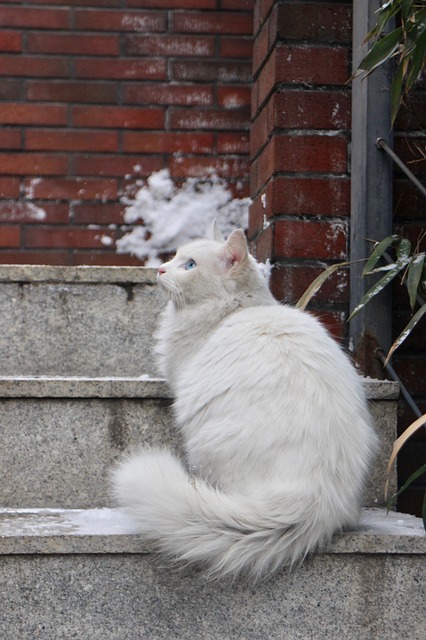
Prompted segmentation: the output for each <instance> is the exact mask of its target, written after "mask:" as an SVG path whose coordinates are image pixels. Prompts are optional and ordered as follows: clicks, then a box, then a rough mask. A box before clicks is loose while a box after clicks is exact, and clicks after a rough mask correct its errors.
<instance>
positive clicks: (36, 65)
mask: <svg viewBox="0 0 426 640" xmlns="http://www.w3.org/2000/svg"><path fill="white" fill-rule="evenodd" d="M69 73H70V65H69V61H68V60H67V59H64V58H53V57H51V56H49V57H32V56H25V55H19V56H11V55H5V56H0V74H1V75H2V76H12V77H14V78H15V77H18V76H25V77H31V76H34V77H36V78H66V77H68V75H69Z"/></svg>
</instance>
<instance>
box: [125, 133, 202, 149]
mask: <svg viewBox="0 0 426 640" xmlns="http://www.w3.org/2000/svg"><path fill="white" fill-rule="evenodd" d="M123 151H124V152H125V153H127V152H131V153H135V152H140V153H177V152H181V153H212V152H213V134H212V133H169V132H166V131H160V132H156V133H139V132H131V133H130V132H125V133H124V134H123Z"/></svg>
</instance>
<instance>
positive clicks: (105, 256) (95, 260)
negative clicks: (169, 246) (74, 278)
mask: <svg viewBox="0 0 426 640" xmlns="http://www.w3.org/2000/svg"><path fill="white" fill-rule="evenodd" d="M72 263H73V264H75V265H84V264H87V265H97V266H100V267H107V266H118V267H140V266H141V265H143V261H142V260H138V258H136V257H135V256H131V255H128V254H122V253H116V251H115V249H114V251H111V252H107V251H104V252H103V253H99V252H97V251H90V252H89V251H88V252H87V253H84V252H83V251H74V252H73V254H72Z"/></svg>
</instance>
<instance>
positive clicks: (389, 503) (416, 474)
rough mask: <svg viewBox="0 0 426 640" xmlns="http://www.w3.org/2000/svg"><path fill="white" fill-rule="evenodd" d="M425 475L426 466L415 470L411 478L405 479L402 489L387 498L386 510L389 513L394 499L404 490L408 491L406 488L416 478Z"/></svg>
mask: <svg viewBox="0 0 426 640" xmlns="http://www.w3.org/2000/svg"><path fill="white" fill-rule="evenodd" d="M425 473H426V464H424V465H423V466H421V467H420V469H417V471H414V473H412V474H411V476H410V477H409V478H407V480H406V481H405V482H404V484H403V485H402V487H401V488H400V489H399V490H398V491H396V492H395V493H394V494H393V495H391V496H390V498H388V501H387V503H386V509H387V510H388V511H389V510H390V509H391V507H392V505H393V503H394V502H395V500H396V498H397V497H398V496H399V495H400V494H401V493H403V491H405V490H406V489H408V487H409V486H410V485H411V484H413V482H414V481H415V480H417V478H420V477H421V476H422V475H424V474H425Z"/></svg>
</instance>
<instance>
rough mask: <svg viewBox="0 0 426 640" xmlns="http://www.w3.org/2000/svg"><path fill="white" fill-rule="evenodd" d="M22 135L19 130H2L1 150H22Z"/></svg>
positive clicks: (0, 131) (0, 138)
mask: <svg viewBox="0 0 426 640" xmlns="http://www.w3.org/2000/svg"><path fill="white" fill-rule="evenodd" d="M21 144H22V135H21V131H20V130H19V129H4V128H3V129H0V149H9V150H11V149H20V148H21Z"/></svg>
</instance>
